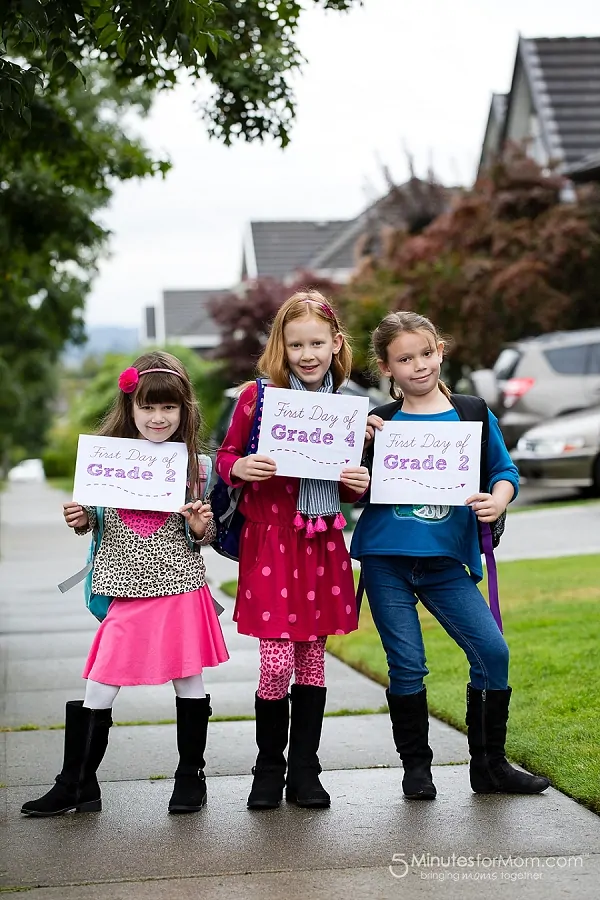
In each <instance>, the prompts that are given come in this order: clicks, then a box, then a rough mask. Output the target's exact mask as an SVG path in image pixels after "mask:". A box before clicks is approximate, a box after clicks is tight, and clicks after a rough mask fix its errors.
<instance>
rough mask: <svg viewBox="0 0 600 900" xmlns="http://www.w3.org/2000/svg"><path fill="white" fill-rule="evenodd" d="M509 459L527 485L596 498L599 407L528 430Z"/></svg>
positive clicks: (599, 481)
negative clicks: (586, 492)
mask: <svg viewBox="0 0 600 900" xmlns="http://www.w3.org/2000/svg"><path fill="white" fill-rule="evenodd" d="M511 456H512V458H513V460H514V462H515V464H516V465H517V466H518V468H519V473H520V474H521V475H522V476H523V478H526V479H527V483H528V484H534V485H536V486H538V485H539V487H580V488H588V489H589V488H591V489H592V491H593V492H594V493H595V494H600V406H595V407H593V408H592V409H588V410H586V411H585V412H578V413H571V414H570V415H566V416H560V417H559V418H557V419H552V420H551V421H550V422H545V423H544V424H543V425H537V426H536V427H535V428H531V429H530V430H529V431H526V432H525V434H524V435H523V436H522V437H521V438H520V439H519V442H518V444H517V448H516V450H513V451H512V453H511Z"/></svg>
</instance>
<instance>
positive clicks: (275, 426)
mask: <svg viewBox="0 0 600 900" xmlns="http://www.w3.org/2000/svg"><path fill="white" fill-rule="evenodd" d="M368 411H369V398H368V397H348V396H344V395H343V394H320V393H316V392H314V391H292V390H289V389H287V388H272V387H267V388H266V390H265V399H264V405H263V411H262V422H261V426H260V437H259V440H258V449H257V453H260V454H261V455H263V456H269V457H270V458H271V459H273V460H274V461H275V462H276V463H277V474H278V475H288V476H289V475H292V476H294V477H295V478H319V479H322V480H324V481H339V478H340V472H342V470H343V469H346V468H348V467H349V466H360V461H361V458H362V451H363V442H364V438H365V428H366V425H367V413H368Z"/></svg>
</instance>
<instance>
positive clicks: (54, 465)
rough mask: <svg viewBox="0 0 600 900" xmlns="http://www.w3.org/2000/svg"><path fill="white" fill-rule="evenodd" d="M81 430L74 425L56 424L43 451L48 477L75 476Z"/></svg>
mask: <svg viewBox="0 0 600 900" xmlns="http://www.w3.org/2000/svg"><path fill="white" fill-rule="evenodd" d="M78 434H79V430H78V429H77V428H76V427H74V426H72V425H60V426H55V427H54V428H53V429H52V431H51V432H50V436H49V440H48V444H47V446H46V449H45V450H44V452H43V453H42V463H43V465H44V472H45V473H46V478H73V476H74V475H75V456H76V455H77V437H78Z"/></svg>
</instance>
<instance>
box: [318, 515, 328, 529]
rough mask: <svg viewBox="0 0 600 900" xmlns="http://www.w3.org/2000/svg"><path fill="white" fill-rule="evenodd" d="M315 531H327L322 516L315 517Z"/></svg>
mask: <svg viewBox="0 0 600 900" xmlns="http://www.w3.org/2000/svg"><path fill="white" fill-rule="evenodd" d="M315 531H327V522H325V521H324V519H323V517H322V516H317V521H316V522H315Z"/></svg>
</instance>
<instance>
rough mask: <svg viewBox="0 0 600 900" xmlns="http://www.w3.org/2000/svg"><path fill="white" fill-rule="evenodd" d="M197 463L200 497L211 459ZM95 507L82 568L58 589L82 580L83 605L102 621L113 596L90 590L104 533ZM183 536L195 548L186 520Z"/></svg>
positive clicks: (101, 516) (101, 510)
mask: <svg viewBox="0 0 600 900" xmlns="http://www.w3.org/2000/svg"><path fill="white" fill-rule="evenodd" d="M198 465H199V468H200V471H201V472H202V475H203V478H202V481H203V482H204V488H203V490H202V497H205V496H206V494H207V492H208V488H209V485H210V479H211V475H212V459H211V458H210V456H205V455H204V454H202V455H200V456H198ZM95 509H96V527H95V528H94V532H93V534H92V540H91V543H90V549H89V550H88V555H87V559H86V563H85V566H84V567H83V569H80V571H79V572H76V573H75V574H74V575H71V577H70V578H67V579H66V580H65V581H61V583H60V584H59V585H58V589H59V591H60V592H61V593H63V594H64V593H66V592H67V591H70V590H71V588H72V587H75V585H76V584H79V583H80V582H81V581H83V598H84V600H85V605H86V606H87V608H88V609H89V611H90V612H91V614H92V615H93V616H95V617H96V619H98V621H99V622H102V621H103V620H104V619H105V618H106V614H107V612H108V607H109V606H110V604H111V603H112V601H113V598H112V597H105V596H104V595H103V594H95V593H94V591H93V590H92V579H93V577H94V563H95V561H96V555H97V553H98V550H99V549H100V543H101V541H102V535H103V534H104V507H103V506H96V507H95ZM185 536H186V540H187V542H188V545H189V547H190V549H191V550H195V549H196V548H197V545H196V543H195V542H194V540H193V538H192V536H191V534H190V529H189V526H188V523H187V521H186V523H185ZM214 604H215V609H216V611H217V615H220V614H221V613H222V612H223V607H222V606H221V605H220V604H219V603H217V601H216V600H215V601H214Z"/></svg>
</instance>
